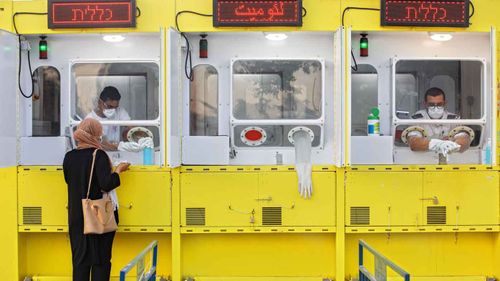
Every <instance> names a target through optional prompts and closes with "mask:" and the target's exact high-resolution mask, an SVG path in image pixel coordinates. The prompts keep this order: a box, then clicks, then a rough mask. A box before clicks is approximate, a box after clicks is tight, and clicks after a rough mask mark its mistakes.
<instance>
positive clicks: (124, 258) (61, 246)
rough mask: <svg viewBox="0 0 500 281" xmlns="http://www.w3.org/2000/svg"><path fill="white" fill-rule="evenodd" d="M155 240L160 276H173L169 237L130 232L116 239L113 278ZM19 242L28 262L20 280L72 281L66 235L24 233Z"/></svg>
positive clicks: (112, 261) (69, 252) (112, 260)
mask: <svg viewBox="0 0 500 281" xmlns="http://www.w3.org/2000/svg"><path fill="white" fill-rule="evenodd" d="M153 240H158V261H159V263H158V268H157V270H158V271H157V272H158V275H161V276H165V277H167V276H169V275H170V274H171V266H170V265H171V258H170V256H171V250H170V249H171V240H170V235H166V234H130V233H118V234H117V235H116V236H115V239H114V242H113V254H112V259H111V263H112V268H111V275H112V276H115V277H116V276H119V274H120V269H121V268H123V267H124V266H125V265H126V264H127V263H128V262H130V261H131V260H132V259H133V258H134V257H135V256H137V255H138V254H139V253H140V252H141V251H142V250H143V249H144V248H145V247H146V246H147V245H149V243H151V241H153ZM20 241H21V243H20V252H21V257H22V259H23V260H24V261H25V263H26V267H25V268H24V269H23V271H22V272H21V274H20V275H21V276H20V277H24V276H39V280H44V281H46V280H54V281H55V280H71V279H65V278H67V276H71V272H72V265H71V248H70V242H69V238H68V235H67V233H23V234H22V235H21V236H20ZM44 276H47V277H44ZM50 276H52V277H50ZM4 280H14V279H4ZM16 280H17V279H16Z"/></svg>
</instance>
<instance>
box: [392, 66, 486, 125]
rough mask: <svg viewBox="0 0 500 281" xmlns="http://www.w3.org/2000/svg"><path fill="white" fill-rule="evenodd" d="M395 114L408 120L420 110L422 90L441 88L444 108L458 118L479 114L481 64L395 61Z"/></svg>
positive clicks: (478, 116)
mask: <svg viewBox="0 0 500 281" xmlns="http://www.w3.org/2000/svg"><path fill="white" fill-rule="evenodd" d="M395 79H396V81H395V83H396V93H395V95H396V97H395V99H396V116H397V117H398V118H400V119H410V118H411V117H412V116H413V115H414V114H415V113H416V112H417V111H418V110H424V109H425V108H424V103H425V100H424V95H425V92H426V91H427V90H428V89H430V88H432V87H437V88H440V89H442V90H443V91H444V93H445V97H446V106H445V107H446V110H447V111H448V112H450V113H454V114H457V115H459V116H460V117H461V119H479V118H481V117H482V116H483V114H484V110H483V108H482V104H483V94H482V93H483V88H482V84H483V79H484V77H483V64H482V63H481V62H480V61H463V60H400V61H398V62H397V64H396V77H395Z"/></svg>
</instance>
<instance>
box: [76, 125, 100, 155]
mask: <svg viewBox="0 0 500 281" xmlns="http://www.w3.org/2000/svg"><path fill="white" fill-rule="evenodd" d="M102 132H103V131H102V125H101V123H100V122H99V121H97V120H95V119H93V118H86V119H85V120H83V121H82V122H81V123H80V125H78V128H77V129H76V131H75V132H74V133H73V136H74V137H75V140H76V141H77V142H78V146H77V148H78V149H83V148H99V149H102V145H101V142H100V140H99V138H100V137H101V136H102Z"/></svg>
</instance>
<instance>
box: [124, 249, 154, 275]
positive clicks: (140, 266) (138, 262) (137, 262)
mask: <svg viewBox="0 0 500 281" xmlns="http://www.w3.org/2000/svg"><path fill="white" fill-rule="evenodd" d="M148 253H152V255H153V256H152V264H151V268H150V269H149V270H148V271H147V272H144V260H145V257H146V255H147V254H148ZM157 259H158V241H156V240H155V241H153V242H152V243H151V244H149V246H147V247H146V248H145V249H144V250H142V252H141V253H140V254H139V255H137V256H136V257H135V258H134V259H133V260H132V261H131V262H129V263H128V264H127V265H126V266H125V267H124V268H122V270H120V281H125V278H126V275H127V273H128V272H129V271H130V270H132V268H134V267H135V266H137V280H138V281H155V280H156V264H157Z"/></svg>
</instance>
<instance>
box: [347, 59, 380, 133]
mask: <svg viewBox="0 0 500 281" xmlns="http://www.w3.org/2000/svg"><path fill="white" fill-rule="evenodd" d="M351 79H352V80H351V101H352V107H351V109H352V112H351V120H352V121H351V122H352V123H351V130H352V134H351V135H353V136H366V135H367V131H366V130H367V125H366V122H367V121H366V120H367V118H368V115H370V110H371V109H372V108H373V107H377V106H378V74H377V70H376V69H375V68H374V67H373V66H371V65H368V64H359V65H358V70H357V71H352V78H351Z"/></svg>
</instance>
